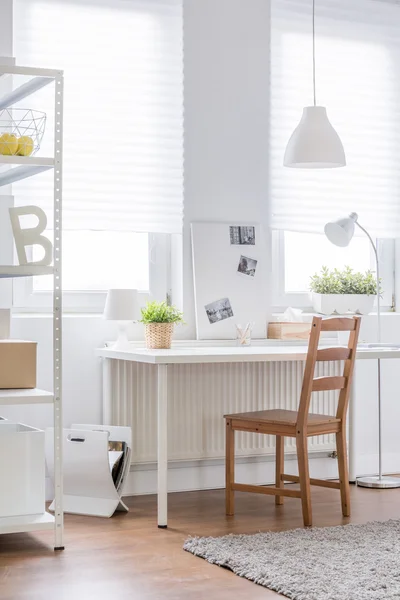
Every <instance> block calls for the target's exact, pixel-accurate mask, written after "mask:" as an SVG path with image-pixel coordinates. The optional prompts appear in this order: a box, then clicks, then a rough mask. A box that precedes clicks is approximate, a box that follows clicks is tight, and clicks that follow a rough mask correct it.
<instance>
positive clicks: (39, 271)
mask: <svg viewBox="0 0 400 600" xmlns="http://www.w3.org/2000/svg"><path fill="white" fill-rule="evenodd" d="M53 272H54V267H43V266H42V265H11V266H8V265H0V279H10V278H11V277H36V276H37V275H52V273H53Z"/></svg>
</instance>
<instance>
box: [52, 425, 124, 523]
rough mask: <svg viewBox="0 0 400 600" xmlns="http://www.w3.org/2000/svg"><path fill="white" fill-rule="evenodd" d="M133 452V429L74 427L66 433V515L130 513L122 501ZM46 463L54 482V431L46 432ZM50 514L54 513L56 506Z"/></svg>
mask: <svg viewBox="0 0 400 600" xmlns="http://www.w3.org/2000/svg"><path fill="white" fill-rule="evenodd" d="M131 451H132V431H131V428H130V427H112V426H106V425H81V424H78V425H75V424H74V425H72V426H71V429H64V430H63V452H64V455H63V463H64V464H63V466H64V471H63V472H64V496H63V498H64V511H65V512H68V513H74V514H80V515H89V516H96V517H111V516H112V515H113V514H114V512H115V511H116V510H121V511H125V512H128V507H127V506H126V505H125V504H124V502H123V501H122V498H121V497H122V492H123V488H124V484H125V481H126V478H127V475H128V473H129V467H130V457H131ZM46 461H47V468H48V471H49V475H50V477H51V478H52V479H53V477H54V460H53V431H52V429H48V430H47V432H46ZM49 510H51V511H53V510H54V502H53V503H52V504H51V505H50V508H49Z"/></svg>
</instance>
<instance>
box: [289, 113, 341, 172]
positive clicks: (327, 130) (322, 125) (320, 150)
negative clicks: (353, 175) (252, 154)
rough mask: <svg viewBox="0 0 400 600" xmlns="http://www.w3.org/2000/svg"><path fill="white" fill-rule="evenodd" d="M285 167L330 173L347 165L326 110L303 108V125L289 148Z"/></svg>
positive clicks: (291, 140) (293, 135) (301, 123)
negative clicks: (329, 171) (328, 170)
mask: <svg viewBox="0 0 400 600" xmlns="http://www.w3.org/2000/svg"><path fill="white" fill-rule="evenodd" d="M283 164H284V166H285V167H292V168H295V169H327V168H328V169H329V168H335V167H344V166H345V165H346V156H345V153H344V148H343V144H342V142H341V140H340V137H339V136H338V134H337V133H336V131H335V129H334V128H333V127H332V125H331V123H330V121H329V119H328V115H327V114H326V108H325V107H324V106H306V107H305V108H303V116H302V117H301V120H300V123H299V124H298V126H297V127H296V129H295V130H294V132H293V133H292V135H291V138H290V139H289V142H288V145H287V147H286V151H285V156H284V159H283Z"/></svg>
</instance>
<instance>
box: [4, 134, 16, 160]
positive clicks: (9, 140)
mask: <svg viewBox="0 0 400 600" xmlns="http://www.w3.org/2000/svg"><path fill="white" fill-rule="evenodd" d="M17 148H18V140H17V138H16V136H15V135H13V134H12V133H3V135H2V136H1V137H0V154H7V155H9V156H11V155H13V154H15V153H16V152H17Z"/></svg>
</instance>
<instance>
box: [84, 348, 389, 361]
mask: <svg viewBox="0 0 400 600" xmlns="http://www.w3.org/2000/svg"><path fill="white" fill-rule="evenodd" d="M328 347H329V346H328ZM96 355H97V356H101V357H103V358H113V359H115V360H126V361H133V362H141V363H150V364H155V365H160V364H164V365H167V364H176V363H179V364H185V363H186V364H187V363H227V362H279V361H301V360H305V359H306V356H307V346H297V345H293V346H288V345H281V346H280V345H278V344H277V345H276V346H273V345H271V346H270V345H268V346H248V347H246V348H239V347H237V346H232V347H231V346H215V347H213V346H208V347H197V348H194V347H192V348H190V347H179V348H171V349H170V350H147V349H146V348H137V347H134V346H133V347H132V348H131V349H128V350H113V349H112V348H98V349H97V350H96ZM377 358H400V346H399V347H398V348H396V347H389V346H387V347H384V346H383V347H379V348H377V347H368V345H367V344H365V345H363V344H360V345H359V347H358V350H357V359H377Z"/></svg>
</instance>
